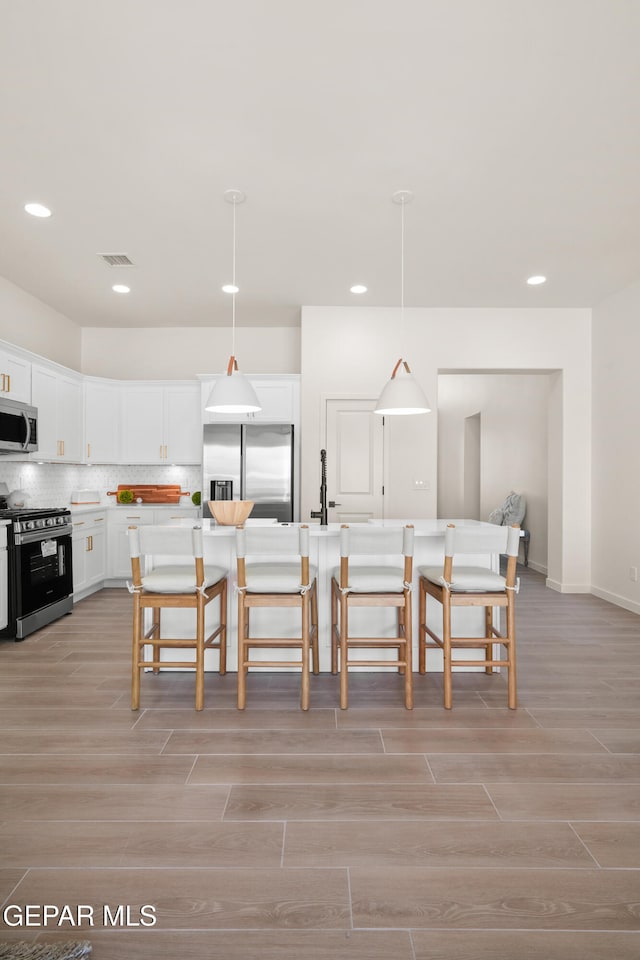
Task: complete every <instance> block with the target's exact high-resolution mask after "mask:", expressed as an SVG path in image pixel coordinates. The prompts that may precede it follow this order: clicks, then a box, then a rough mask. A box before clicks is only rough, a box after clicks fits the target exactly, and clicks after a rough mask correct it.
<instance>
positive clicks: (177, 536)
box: [127, 524, 203, 557]
mask: <svg viewBox="0 0 640 960" xmlns="http://www.w3.org/2000/svg"><path fill="white" fill-rule="evenodd" d="M127 533H128V535H129V553H130V555H131V557H141V556H144V555H146V554H149V555H156V556H161V555H166V556H174V557H202V555H203V541H202V527H198V526H194V527H170V526H163V525H158V526H153V525H151V524H149V525H146V524H144V525H143V526H140V527H129V529H128V531H127Z"/></svg>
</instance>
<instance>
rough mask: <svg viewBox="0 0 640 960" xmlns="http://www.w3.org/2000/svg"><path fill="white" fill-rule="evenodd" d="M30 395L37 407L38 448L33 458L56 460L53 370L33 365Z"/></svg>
mask: <svg viewBox="0 0 640 960" xmlns="http://www.w3.org/2000/svg"><path fill="white" fill-rule="evenodd" d="M31 397H32V403H33V405H34V407H37V408H38V450H37V452H36V453H32V454H31V457H32V459H33V460H57V459H58V450H59V449H60V447H59V440H60V438H59V437H58V415H57V404H58V378H57V375H56V373H55V371H54V370H49V369H47V368H46V367H37V366H35V364H34V366H33V368H32V383H31Z"/></svg>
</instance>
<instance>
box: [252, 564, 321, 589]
mask: <svg viewBox="0 0 640 960" xmlns="http://www.w3.org/2000/svg"><path fill="white" fill-rule="evenodd" d="M245 575H246V589H247V590H248V591H249V592H250V593H298V592H299V590H300V564H299V563H285V562H282V561H276V562H275V563H255V562H253V563H252V562H249V563H246V564H245ZM317 575H318V571H317V570H316V568H315V567H314V566H313V564H309V582H311V581H313V580H315V579H316V577H317Z"/></svg>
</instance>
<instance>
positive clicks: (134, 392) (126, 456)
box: [122, 385, 167, 463]
mask: <svg viewBox="0 0 640 960" xmlns="http://www.w3.org/2000/svg"><path fill="white" fill-rule="evenodd" d="M164 447H165V441H164V389H163V388H162V387H161V386H160V387H159V386H138V385H136V386H128V387H125V389H124V390H123V393H122V458H123V460H124V462H125V463H166V462H167V461H166V458H165V456H164Z"/></svg>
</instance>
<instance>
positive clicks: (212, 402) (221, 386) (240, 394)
mask: <svg viewBox="0 0 640 960" xmlns="http://www.w3.org/2000/svg"><path fill="white" fill-rule="evenodd" d="M224 199H225V200H226V201H227V203H230V204H231V205H232V206H233V271H232V272H233V276H232V283H231V285H230V287H229V289H230V291H231V356H230V357H229V363H228V364H227V374H226V376H221V377H219V378H218V379H217V380H216V382H215V383H214V385H213V389H212V390H211V393H210V394H209V399H208V400H207V403H206V406H205V410H208V411H209V412H211V413H257V411H258V410H261V409H262V407H261V406H260V402H259V400H258V397H257V396H256V392H255V390H254V389H253V387H252V386H251V383H250V382H249V381H248V380H247V378H246V377H245V376H244V375H243V374H242V373H240V371H239V370H238V360H237V358H236V293H237V292H238V287H237V286H236V207H237V205H238V204H239V203H244V201H245V199H246V196H245V194H244V193H243V192H242V190H226V191H225V193H224ZM223 289H224V288H223Z"/></svg>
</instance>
